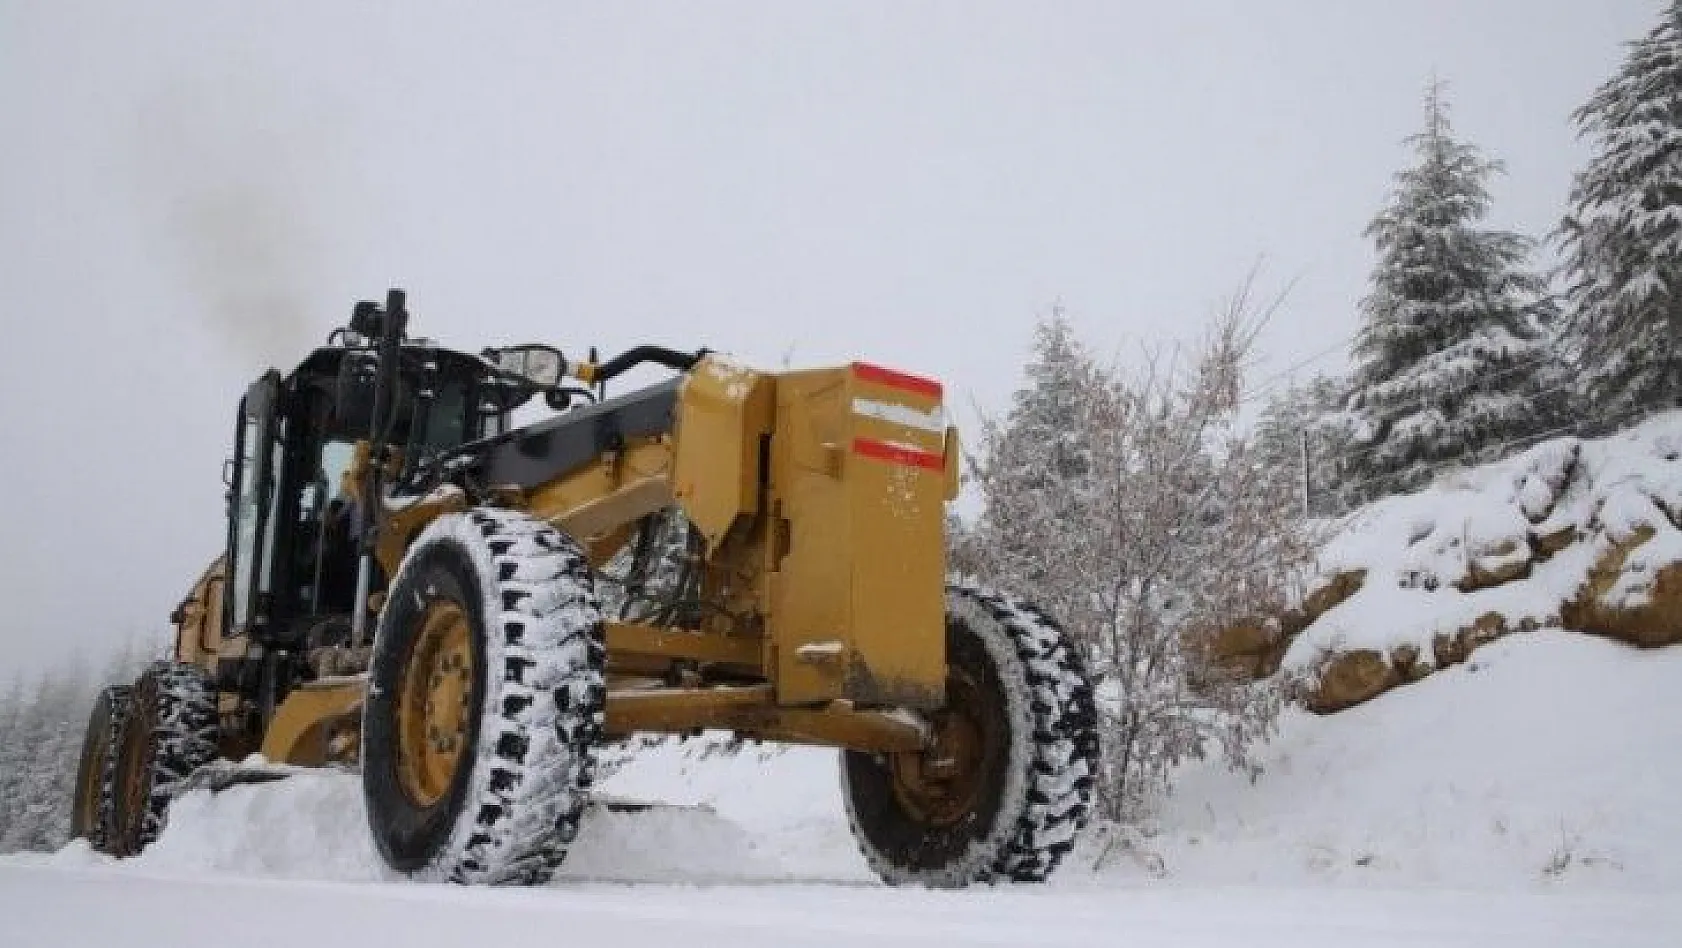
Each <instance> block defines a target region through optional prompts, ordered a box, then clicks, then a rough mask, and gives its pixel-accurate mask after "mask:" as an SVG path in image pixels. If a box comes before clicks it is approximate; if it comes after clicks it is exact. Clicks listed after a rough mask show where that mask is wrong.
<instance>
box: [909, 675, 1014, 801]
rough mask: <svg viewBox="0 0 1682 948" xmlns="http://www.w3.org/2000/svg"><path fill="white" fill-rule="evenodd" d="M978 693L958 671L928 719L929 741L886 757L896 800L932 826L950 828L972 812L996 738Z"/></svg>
mask: <svg viewBox="0 0 1682 948" xmlns="http://www.w3.org/2000/svg"><path fill="white" fill-rule="evenodd" d="M981 695H982V691H981V689H980V688H979V687H978V686H977V685H976V684H975V682H974V681H972V680H971V679H970V677H969V676H968V675H967V674H964V673H963V672H962V671H961V670H959V669H952V670H951V671H950V672H949V673H948V674H947V678H946V707H944V708H942V709H941V710H940V711H937V712H935V713H934V714H932V715H931V716H930V720H929V724H930V727H931V730H932V739H931V741H930V743H929V746H928V747H926V748H924V749H922V750H919V751H907V752H904V753H899V754H893V755H891V756H890V757H889V769H890V770H891V771H892V774H893V787H894V795H895V796H896V797H897V798H898V799H899V802H900V805H901V806H903V807H904V808H905V810H906V811H907V812H908V813H910V814H911V815H913V816H914V817H916V818H917V819H918V820H919V821H921V822H923V823H925V824H927V825H930V826H950V825H952V824H954V823H957V822H958V821H960V820H962V819H963V818H964V817H965V816H967V815H968V814H970V813H973V812H974V811H975V809H976V806H977V803H978V802H979V800H980V798H981V795H982V788H983V784H984V783H985V781H986V775H987V773H988V771H989V769H990V768H989V764H990V763H991V761H992V760H993V759H994V756H995V755H996V753H997V745H998V743H999V739H1000V735H997V734H994V733H992V729H991V728H989V727H988V726H987V723H986V722H987V721H988V717H987V715H985V714H984V713H983V707H982V703H981Z"/></svg>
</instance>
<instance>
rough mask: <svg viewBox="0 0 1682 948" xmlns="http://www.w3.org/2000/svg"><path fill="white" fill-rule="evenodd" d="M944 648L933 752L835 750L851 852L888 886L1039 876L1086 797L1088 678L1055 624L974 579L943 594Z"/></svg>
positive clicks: (1093, 766) (1049, 866)
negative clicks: (853, 845)
mask: <svg viewBox="0 0 1682 948" xmlns="http://www.w3.org/2000/svg"><path fill="white" fill-rule="evenodd" d="M946 648H947V677H946V706H945V707H944V708H942V709H941V710H940V711H937V712H935V713H934V714H932V715H930V724H931V725H932V728H933V741H932V743H931V745H930V747H928V748H927V749H925V750H922V751H913V752H906V753H896V754H870V753H862V752H856V751H848V752H845V753H844V755H843V760H842V768H841V777H842V779H841V783H842V791H843V795H844V796H845V798H846V802H847V815H848V819H849V822H850V823H851V824H852V828H853V833H854V836H855V837H856V838H857V840H858V843H859V848H860V850H862V851H863V853H864V857H865V860H866V861H867V862H868V863H869V864H870V867H871V868H872V869H874V870H875V871H876V873H877V874H878V875H879V876H881V877H882V879H883V881H885V882H888V883H889V884H894V885H899V884H920V885H928V886H938V887H952V886H962V885H968V884H970V883H973V882H991V881H1022V882H1030V881H1040V880H1043V879H1045V878H1046V877H1047V876H1048V875H1050V874H1051V871H1052V870H1053V869H1055V868H1056V867H1057V864H1058V862H1059V861H1061V860H1062V858H1063V856H1064V855H1065V854H1067V853H1068V851H1069V850H1070V849H1071V848H1073V846H1074V841H1075V835H1076V833H1077V832H1078V831H1079V830H1080V828H1081V826H1082V825H1083V824H1084V823H1085V821H1086V816H1087V813H1088V811H1089V809H1090V806H1091V798H1092V788H1093V783H1094V780H1095V775H1096V772H1097V753H1098V738H1097V713H1096V707H1095V705H1094V704H1093V695H1092V685H1091V683H1090V682H1089V681H1088V680H1087V677H1086V674H1085V671H1084V669H1083V667H1082V665H1081V663H1080V660H1079V658H1078V656H1077V655H1076V654H1075V652H1074V649H1073V648H1072V647H1071V646H1070V644H1069V643H1068V642H1067V641H1065V639H1064V636H1063V633H1062V630H1061V629H1059V628H1058V626H1057V625H1056V623H1054V622H1052V621H1051V620H1050V619H1049V618H1047V617H1046V616H1045V614H1044V613H1042V612H1040V611H1039V610H1037V609H1035V608H1034V607H1032V606H1030V605H1028V604H1026V603H1024V602H1021V601H1019V600H1016V599H1012V598H1009V597H1006V596H1002V595H998V594H996V593H992V592H989V591H986V590H982V589H978V588H975V587H971V586H951V587H948V589H947V593H946Z"/></svg>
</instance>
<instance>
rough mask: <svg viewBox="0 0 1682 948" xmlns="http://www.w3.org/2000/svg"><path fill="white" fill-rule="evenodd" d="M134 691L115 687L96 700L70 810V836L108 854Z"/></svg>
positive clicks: (128, 688)
mask: <svg viewBox="0 0 1682 948" xmlns="http://www.w3.org/2000/svg"><path fill="white" fill-rule="evenodd" d="M133 700H134V689H133V688H131V687H129V686H128V685H112V686H110V687H108V688H106V689H104V690H103V691H101V692H100V693H99V696H98V697H97V698H95V699H94V702H93V711H92V712H90V713H89V714H88V729H87V733H85V734H84V735H83V736H82V757H81V760H80V761H79V762H78V764H77V766H76V796H75V798H74V800H73V802H72V805H71V811H70V835H71V837H72V838H77V839H85V840H87V841H88V845H89V846H92V847H93V848H94V849H95V850H96V851H98V852H106V851H108V848H109V842H108V840H109V839H110V835H111V827H112V820H113V817H112V810H113V808H114V805H115V803H116V773H117V751H118V749H119V748H121V747H122V744H123V741H122V736H123V726H124V724H125V723H126V722H127V720H128V713H129V707H130V705H131V704H132V702H133Z"/></svg>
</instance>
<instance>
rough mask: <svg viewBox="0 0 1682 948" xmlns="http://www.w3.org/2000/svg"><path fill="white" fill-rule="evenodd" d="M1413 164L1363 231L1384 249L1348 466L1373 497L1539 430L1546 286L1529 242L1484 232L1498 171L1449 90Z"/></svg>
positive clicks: (1362, 336) (1370, 302)
mask: <svg viewBox="0 0 1682 948" xmlns="http://www.w3.org/2000/svg"><path fill="white" fill-rule="evenodd" d="M1407 143H1408V144H1409V145H1411V146H1412V147H1413V149H1414V152H1415V156H1416V158H1415V161H1414V163H1413V164H1412V165H1411V166H1409V167H1407V168H1405V169H1404V170H1402V171H1401V172H1399V173H1398V174H1397V175H1396V187H1395V189H1394V190H1393V191H1392V193H1391V196H1390V199H1389V203H1388V205H1387V206H1386V207H1385V208H1384V209H1383V210H1382V211H1380V212H1379V214H1378V216H1377V217H1375V218H1374V219H1373V221H1372V223H1371V224H1370V225H1368V227H1367V231H1366V233H1367V236H1369V237H1371V238H1372V240H1373V242H1374V244H1375V245H1376V247H1377V250H1378V263H1377V265H1376V267H1375V268H1374V270H1373V274H1372V289H1371V292H1370V293H1369V294H1368V295H1367V297H1366V298H1365V299H1364V300H1362V302H1361V311H1362V317H1363V318H1362V325H1361V328H1360V330H1359V332H1358V333H1357V334H1356V337H1355V342H1354V346H1353V355H1354V357H1355V362H1356V368H1355V372H1354V377H1353V379H1352V381H1353V392H1352V394H1351V396H1350V403H1349V404H1350V408H1351V409H1352V410H1353V411H1355V412H1356V413H1357V414H1358V415H1359V417H1360V419H1361V421H1362V423H1363V427H1364V428H1365V431H1364V432H1363V434H1364V437H1363V438H1362V439H1361V442H1360V443H1358V444H1356V445H1355V446H1354V447H1353V448H1352V450H1351V452H1350V454H1349V455H1348V457H1347V464H1346V467H1347V469H1348V471H1349V472H1350V479H1351V480H1352V481H1356V482H1359V483H1358V485H1356V486H1357V487H1358V488H1359V493H1360V494H1362V495H1364V496H1368V497H1371V496H1377V495H1380V494H1384V493H1392V492H1395V491H1398V490H1409V489H1413V488H1416V487H1419V486H1421V485H1423V484H1424V483H1425V482H1426V481H1428V480H1429V479H1430V476H1431V474H1432V473H1433V471H1434V469H1435V468H1436V466H1438V465H1440V464H1441V463H1442V462H1444V461H1449V460H1454V459H1460V458H1469V457H1471V456H1473V455H1474V454H1475V453H1477V452H1481V451H1484V450H1486V449H1492V448H1496V447H1498V446H1499V445H1500V444H1502V443H1503V442H1505V441H1507V440H1509V439H1514V438H1517V437H1521V436H1523V435H1524V434H1527V433H1529V432H1531V431H1535V430H1538V427H1537V426H1538V425H1539V424H1545V417H1544V415H1543V413H1542V412H1541V411H1539V409H1538V407H1537V395H1538V394H1539V386H1538V379H1539V378H1540V377H1541V374H1540V373H1539V372H1538V366H1539V364H1540V363H1541V362H1542V361H1543V360H1544V359H1545V357H1546V356H1547V354H1548V340H1547V336H1546V334H1545V333H1544V332H1543V331H1542V329H1541V328H1540V327H1539V326H1538V319H1537V316H1538V313H1540V312H1543V311H1544V310H1542V309H1539V308H1538V301H1539V300H1541V299H1542V298H1543V294H1544V281H1543V280H1542V279H1541V278H1540V277H1539V276H1538V275H1536V274H1535V273H1534V272H1532V271H1530V270H1528V269H1526V268H1525V260H1526V257H1527V256H1528V254H1529V252H1530V249H1531V246H1532V242H1531V241H1530V240H1528V239H1527V238H1525V237H1522V236H1520V235H1518V234H1514V233H1510V232H1506V231H1499V230H1486V229H1481V228H1479V227H1478V226H1477V225H1478V223H1479V222H1480V221H1481V220H1482V219H1483V218H1484V216H1485V215H1486V214H1487V213H1488V210H1489V204H1490V198H1489V192H1488V190H1487V188H1486V186H1485V182H1486V181H1487V180H1488V179H1489V177H1490V175H1492V174H1494V173H1496V172H1498V171H1499V170H1500V169H1501V165H1500V163H1499V162H1496V161H1491V160H1487V159H1485V158H1483V157H1482V156H1481V155H1480V153H1479V152H1478V150H1477V149H1476V148H1475V147H1474V146H1472V145H1470V144H1468V143H1466V142H1463V141H1461V140H1459V139H1457V138H1455V136H1454V131H1453V129H1452V128H1451V126H1450V124H1449V118H1448V105H1447V103H1446V102H1445V101H1444V99H1443V86H1442V83H1440V82H1437V81H1435V80H1433V81H1432V83H1431V84H1430V86H1429V87H1428V89H1427V92H1426V96H1425V127H1424V128H1423V129H1422V130H1421V131H1420V132H1419V133H1418V134H1415V135H1412V136H1410V137H1409V138H1408V139H1407Z"/></svg>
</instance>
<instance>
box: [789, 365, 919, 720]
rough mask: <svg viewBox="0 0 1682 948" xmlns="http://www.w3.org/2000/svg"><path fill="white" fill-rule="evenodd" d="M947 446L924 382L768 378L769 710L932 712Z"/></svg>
mask: <svg viewBox="0 0 1682 948" xmlns="http://www.w3.org/2000/svg"><path fill="white" fill-rule="evenodd" d="M946 447H947V444H946V426H945V422H944V417H943V412H942V411H941V406H940V395H939V391H938V387H936V386H933V385H932V383H927V382H923V381H922V380H918V379H908V378H907V377H903V376H898V375H897V374H896V373H891V372H883V371H882V370H876V369H873V368H872V367H869V366H864V367H860V366H857V365H855V366H849V367H847V368H843V369H829V370H819V371H814V372H800V373H791V374H789V375H785V376H782V377H781V378H780V379H779V380H778V383H777V436H776V438H775V440H774V445H773V452H772V457H773V464H772V470H773V485H774V497H775V499H776V502H777V505H778V506H777V510H778V513H779V515H780V516H781V517H783V518H785V519H786V520H787V521H788V525H789V526H788V531H789V538H790V542H789V549H788V553H787V555H786V556H784V557H783V558H782V560H781V563H780V564H779V566H778V570H777V573H776V574H775V579H774V582H773V584H772V594H771V598H772V610H771V611H772V617H773V620H774V621H773V627H774V635H773V641H774V643H775V649H776V655H775V662H776V668H777V679H776V681H777V698H778V701H779V703H781V704H785V705H786V704H801V703H809V702H817V701H824V700H831V699H835V698H846V699H851V700H854V701H857V702H859V703H861V704H899V705H907V706H912V707H934V706H937V705H939V704H940V703H941V701H942V700H943V697H944V689H945V675H946V654H945V634H944V610H945V606H944V593H943V583H944V577H945V547H944V537H943V529H944V520H945V507H944V500H945V494H946V481H947V477H946V467H947V460H946Z"/></svg>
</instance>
